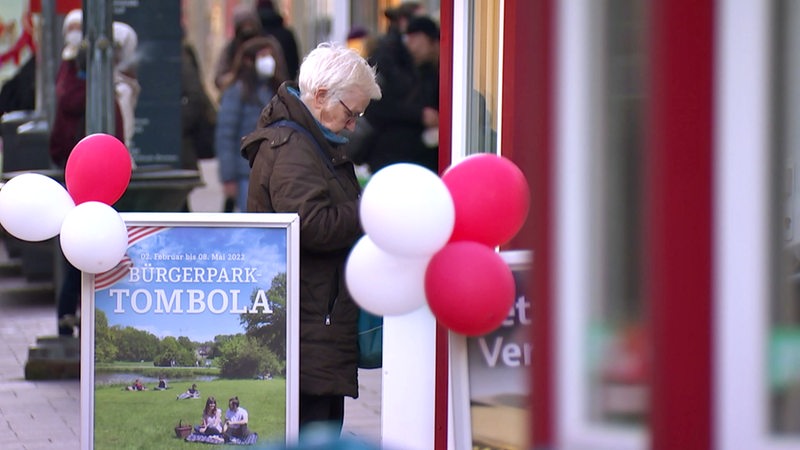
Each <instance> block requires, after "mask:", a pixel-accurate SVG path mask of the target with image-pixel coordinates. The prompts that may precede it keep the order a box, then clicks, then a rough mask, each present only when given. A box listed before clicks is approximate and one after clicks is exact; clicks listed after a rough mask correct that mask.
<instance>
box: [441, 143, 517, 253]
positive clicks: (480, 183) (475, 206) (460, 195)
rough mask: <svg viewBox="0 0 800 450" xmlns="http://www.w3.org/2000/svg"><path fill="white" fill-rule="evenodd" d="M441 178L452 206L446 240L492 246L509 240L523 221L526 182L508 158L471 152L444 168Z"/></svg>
mask: <svg viewBox="0 0 800 450" xmlns="http://www.w3.org/2000/svg"><path fill="white" fill-rule="evenodd" d="M442 181H444V184H445V186H447V188H448V190H449V191H450V195H451V196H452V197H453V203H454V204H455V208H456V221H455V225H454V226H453V234H452V235H451V236H450V242H455V241H475V242H480V243H482V244H486V245H488V246H490V247H496V246H498V245H502V244H505V243H507V242H508V241H510V240H511V238H513V237H514V236H515V235H516V234H517V233H518V232H519V230H520V229H521V228H522V225H523V224H524V223H525V218H526V217H527V216H528V208H529V206H530V191H529V190H528V182H527V181H526V180H525V175H524V174H523V173H522V171H521V170H520V169H519V168H518V167H517V166H516V165H515V164H514V163H513V162H511V161H510V160H509V159H507V158H504V157H502V156H497V155H495V154H491V153H481V154H477V155H472V156H469V157H467V158H465V159H464V160H463V161H461V162H459V163H458V164H456V165H454V166H452V167H450V168H449V169H447V170H446V171H445V173H444V174H443V175H442Z"/></svg>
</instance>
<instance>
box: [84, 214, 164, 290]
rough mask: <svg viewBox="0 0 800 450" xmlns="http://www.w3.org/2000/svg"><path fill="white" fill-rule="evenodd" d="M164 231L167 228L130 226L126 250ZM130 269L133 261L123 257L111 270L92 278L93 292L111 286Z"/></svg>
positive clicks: (126, 256)
mask: <svg viewBox="0 0 800 450" xmlns="http://www.w3.org/2000/svg"><path fill="white" fill-rule="evenodd" d="M166 229H167V227H149V226H130V227H128V248H130V247H131V246H132V245H133V244H135V243H137V242H139V241H141V240H142V239H145V238H148V237H150V236H152V235H154V234H156V233H159V232H161V231H164V230H166ZM131 267H133V260H131V258H130V256H128V255H125V256H124V257H123V258H122V260H121V261H120V262H119V263H118V264H117V265H116V266H114V267H113V268H112V269H110V270H108V271H106V272H103V273H100V274H97V275H96V276H95V277H94V290H95V291H100V290H103V289H106V288H108V287H110V286H113V285H114V284H115V283H116V282H117V281H119V280H121V279H123V278H125V275H127V274H128V271H129V270H130V268H131Z"/></svg>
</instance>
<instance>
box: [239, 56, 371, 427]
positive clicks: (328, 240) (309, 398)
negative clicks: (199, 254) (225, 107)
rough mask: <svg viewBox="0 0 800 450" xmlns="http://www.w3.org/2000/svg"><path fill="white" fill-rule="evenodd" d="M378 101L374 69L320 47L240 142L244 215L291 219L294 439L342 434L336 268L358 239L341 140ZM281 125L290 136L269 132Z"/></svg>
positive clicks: (350, 348) (342, 322)
mask: <svg viewBox="0 0 800 450" xmlns="http://www.w3.org/2000/svg"><path fill="white" fill-rule="evenodd" d="M380 97H381V91H380V87H379V86H378V84H377V82H376V80H375V71H374V69H373V68H372V67H370V66H369V64H368V63H367V62H366V61H365V60H364V59H363V58H362V57H361V56H359V55H358V53H357V52H355V51H354V50H351V49H348V48H344V47H341V46H338V45H334V44H330V43H323V44H320V45H319V46H317V48H316V49H314V50H312V51H311V52H310V53H309V54H308V55H307V56H306V58H305V59H304V61H303V64H302V65H301V66H300V73H299V87H298V85H296V84H294V83H293V82H286V83H283V84H282V85H281V86H280V88H279V89H278V93H277V95H276V96H275V97H273V98H272V100H271V101H270V103H269V104H268V105H267V106H266V108H264V110H263V112H262V114H261V117H260V118H259V122H258V127H259V128H258V129H257V130H255V131H254V132H252V133H250V134H249V135H247V136H245V138H244V139H243V141H242V147H241V149H242V155H243V156H244V157H245V158H247V159H248V160H249V162H250V166H251V171H250V184H249V192H248V198H247V210H248V211H249V212H269V213H271V212H278V213H297V214H299V216H300V402H299V404H300V408H299V409H300V416H299V423H300V426H301V431H302V430H303V429H304V427H306V426H307V425H309V424H311V423H314V422H327V423H330V424H331V425H332V426H334V427H336V428H338V429H339V431H341V427H342V423H343V420H344V397H345V396H349V397H353V398H357V397H358V367H357V363H358V344H357V321H358V313H359V309H358V306H357V305H356V304H355V303H354V301H353V299H352V297H351V296H350V294H349V293H348V291H347V287H346V286H345V282H344V267H345V261H346V259H347V256H348V254H349V252H350V250H351V248H352V247H353V245H354V244H355V243H356V241H357V240H358V239H359V238H360V237H361V236H362V235H363V230H362V228H361V224H360V221H359V215H358V201H359V196H360V192H361V188H360V186H359V184H358V180H357V179H356V175H355V171H354V166H353V163H352V162H351V161H350V160H349V159H348V157H347V154H346V153H345V149H344V147H345V145H344V144H346V141H347V139H346V138H344V137H343V136H342V135H341V133H342V131H344V130H346V129H349V130H351V131H352V130H353V129H354V127H355V125H356V118H357V117H358V116H359V115H360V114H361V113H363V112H364V110H365V109H366V108H367V105H368V104H369V102H370V100H374V99H379V98H380ZM282 120H288V121H292V122H293V124H294V125H295V126H298V127H299V129H294V128H292V127H291V126H285V123H284V125H283V126H270V124H275V123H276V122H278V121H282Z"/></svg>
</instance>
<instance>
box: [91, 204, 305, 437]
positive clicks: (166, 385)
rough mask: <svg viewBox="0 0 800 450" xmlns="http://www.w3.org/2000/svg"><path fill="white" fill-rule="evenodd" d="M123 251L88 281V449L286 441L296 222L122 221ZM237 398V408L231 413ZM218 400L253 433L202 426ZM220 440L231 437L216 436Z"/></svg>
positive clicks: (213, 217)
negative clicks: (244, 418)
mask: <svg viewBox="0 0 800 450" xmlns="http://www.w3.org/2000/svg"><path fill="white" fill-rule="evenodd" d="M121 216H122V218H123V220H124V221H125V224H126V225H127V228H128V249H127V252H126V254H125V257H124V258H123V260H122V261H121V262H120V263H119V264H118V265H117V266H116V267H115V268H113V269H111V270H109V271H108V272H105V273H101V274H96V275H95V274H83V280H82V283H83V284H82V296H81V297H82V304H81V316H82V325H83V328H82V330H81V397H82V398H81V402H82V408H81V413H82V433H81V442H82V447H83V448H84V449H113V448H175V446H176V445H182V443H180V440H185V441H189V442H199V443H207V444H222V443H232V444H259V445H269V444H270V443H286V442H287V441H290V438H291V437H293V436H296V434H297V427H298V424H297V397H298V361H299V358H298V336H299V334H298V327H299V321H298V313H299V312H298V305H297V303H298V279H299V261H298V259H299V219H298V216H297V215H296V214H224V213H123V214H121ZM234 399H235V400H236V401H237V402H238V404H239V407H238V409H237V408H229V407H230V404H231V403H233V402H231V400H234ZM211 403H215V405H216V408H219V409H220V411H219V414H220V415H221V417H222V419H223V421H224V419H225V417H226V415H233V414H238V415H239V416H241V415H242V414H243V413H246V415H247V417H248V420H247V427H246V429H244V428H239V429H238V430H237V429H235V428H236V427H234V426H231V427H230V428H229V429H226V430H214V429H213V427H211V429H204V427H203V415H204V411H206V410H207V408H208V411H211V412H212V414H211V415H212V416H213V415H214V413H216V409H215V408H214V407H213V406H210V404H211ZM216 431H224V432H223V433H218V432H216Z"/></svg>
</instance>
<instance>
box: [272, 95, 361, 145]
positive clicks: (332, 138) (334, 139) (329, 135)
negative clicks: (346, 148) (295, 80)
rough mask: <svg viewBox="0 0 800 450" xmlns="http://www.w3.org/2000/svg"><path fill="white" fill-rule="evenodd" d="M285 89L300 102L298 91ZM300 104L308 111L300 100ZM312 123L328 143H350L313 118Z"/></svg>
mask: <svg viewBox="0 0 800 450" xmlns="http://www.w3.org/2000/svg"><path fill="white" fill-rule="evenodd" d="M286 89H287V90H288V91H289V93H290V94H292V95H294V96H295V97H297V99H298V100H300V91H298V90H297V89H295V88H294V87H291V86H287V88H286ZM300 103H302V104H303V106H305V107H306V109H308V106H306V104H305V103H304V102H303V101H302V100H300ZM308 112H309V113H310V112H311V110H309V111H308ZM311 117H314V115H313V114H312V115H311ZM314 122H316V123H317V126H318V127H319V129H320V131H322V135H323V136H325V139H327V140H328V142H330V143H332V144H334V145H342V144H347V143H348V142H350V139H347V138H346V137H344V136H339V135H338V134H336V133H334V132H333V131H331V130H330V129H329V128H328V127H326V126H325V125H323V124H321V123H320V122H319V120H317V119H316V118H314Z"/></svg>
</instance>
